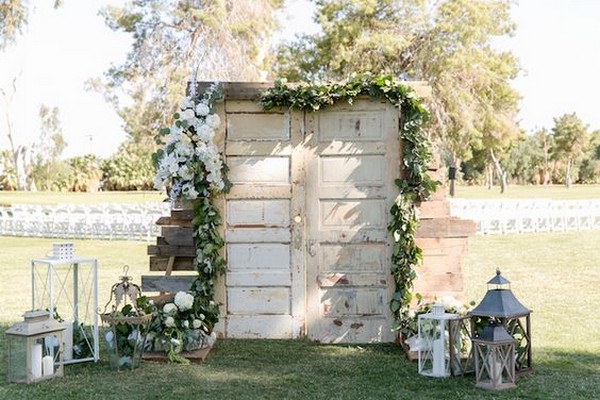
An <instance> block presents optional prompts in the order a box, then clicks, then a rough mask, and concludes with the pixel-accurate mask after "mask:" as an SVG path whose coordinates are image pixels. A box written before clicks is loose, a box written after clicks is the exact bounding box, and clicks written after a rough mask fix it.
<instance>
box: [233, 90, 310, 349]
mask: <svg viewBox="0 0 600 400" xmlns="http://www.w3.org/2000/svg"><path fill="white" fill-rule="evenodd" d="M224 118H225V120H226V126H227V133H226V141H225V152H226V155H227V163H228V165H229V167H230V172H229V177H230V179H231V181H232V182H233V184H234V186H233V188H232V190H231V193H229V195H228V196H227V199H226V204H225V207H224V208H225V209H224V214H225V240H226V242H227V264H228V270H227V274H226V276H225V279H226V288H225V289H226V296H223V298H222V302H223V303H225V304H224V306H225V307H224V308H225V309H226V310H227V311H226V317H225V321H224V324H225V326H224V327H223V329H224V331H225V335H226V336H227V337H231V338H295V337H299V336H301V335H303V334H304V332H305V329H304V327H305V322H304V318H305V303H304V296H305V279H304V276H305V275H304V255H303V254H304V246H303V231H304V229H303V227H304V225H303V220H302V218H300V219H299V220H298V219H297V218H295V217H296V216H298V215H302V214H303V207H304V187H303V184H304V183H303V179H304V178H303V169H302V168H303V167H302V162H303V161H302V160H303V155H302V153H303V146H302V141H303V131H302V121H303V114H302V113H301V112H291V111H289V110H272V111H269V112H265V111H264V110H263V109H262V108H261V107H260V106H258V105H257V104H256V103H255V102H254V101H228V102H226V104H225V115H224Z"/></svg>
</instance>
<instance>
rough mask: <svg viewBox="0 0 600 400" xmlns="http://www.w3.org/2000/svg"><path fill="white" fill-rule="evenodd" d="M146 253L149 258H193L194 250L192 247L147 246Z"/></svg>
mask: <svg viewBox="0 0 600 400" xmlns="http://www.w3.org/2000/svg"><path fill="white" fill-rule="evenodd" d="M146 253H147V254H148V255H149V256H167V257H170V256H181V257H195V256H196V248H195V247H193V246H171V245H149V246H148V249H147V251H146Z"/></svg>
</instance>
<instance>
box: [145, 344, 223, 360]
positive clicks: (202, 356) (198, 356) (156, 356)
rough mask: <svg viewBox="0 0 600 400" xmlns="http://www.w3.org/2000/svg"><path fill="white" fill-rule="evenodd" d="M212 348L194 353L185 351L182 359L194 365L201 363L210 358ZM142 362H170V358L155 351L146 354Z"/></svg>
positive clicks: (162, 352) (161, 352)
mask: <svg viewBox="0 0 600 400" xmlns="http://www.w3.org/2000/svg"><path fill="white" fill-rule="evenodd" d="M211 349H212V347H204V348H202V349H198V350H194V351H184V352H182V353H181V356H182V357H185V358H187V359H188V360H190V361H191V362H193V363H201V362H203V361H204V360H206V357H208V353H210V351H211ZM142 360H144V361H157V362H168V361H169V358H168V357H167V354H166V353H165V352H164V351H155V352H145V353H144V354H143V355H142Z"/></svg>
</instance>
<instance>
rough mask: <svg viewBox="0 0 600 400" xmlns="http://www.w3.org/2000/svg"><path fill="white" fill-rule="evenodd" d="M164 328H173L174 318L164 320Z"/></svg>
mask: <svg viewBox="0 0 600 400" xmlns="http://www.w3.org/2000/svg"><path fill="white" fill-rule="evenodd" d="M165 326H167V327H169V328H173V327H175V318H173V317H167V319H165Z"/></svg>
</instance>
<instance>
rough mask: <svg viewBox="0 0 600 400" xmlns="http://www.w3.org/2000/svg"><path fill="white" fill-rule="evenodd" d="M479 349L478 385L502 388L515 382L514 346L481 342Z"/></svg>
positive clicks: (477, 346)
mask: <svg viewBox="0 0 600 400" xmlns="http://www.w3.org/2000/svg"><path fill="white" fill-rule="evenodd" d="M475 348H476V351H477V373H476V380H477V385H478V386H480V387H486V388H501V387H503V386H510V385H513V384H514V381H515V375H514V348H513V346H511V345H495V344H485V343H479V344H477V345H476V346H475Z"/></svg>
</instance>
